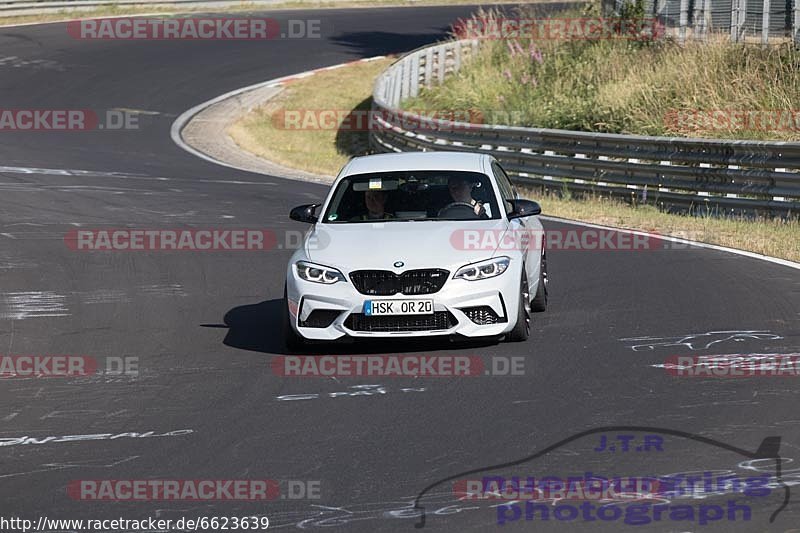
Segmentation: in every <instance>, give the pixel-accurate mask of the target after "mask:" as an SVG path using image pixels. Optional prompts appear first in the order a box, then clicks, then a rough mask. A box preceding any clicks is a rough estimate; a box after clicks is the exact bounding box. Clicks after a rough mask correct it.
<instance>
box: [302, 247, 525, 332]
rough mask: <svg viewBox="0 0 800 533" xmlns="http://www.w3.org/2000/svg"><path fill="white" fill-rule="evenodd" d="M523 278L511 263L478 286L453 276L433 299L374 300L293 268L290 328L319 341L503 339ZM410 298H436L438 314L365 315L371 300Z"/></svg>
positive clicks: (348, 286) (511, 321)
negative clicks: (310, 278) (312, 278)
mask: <svg viewBox="0 0 800 533" xmlns="http://www.w3.org/2000/svg"><path fill="white" fill-rule="evenodd" d="M520 274H521V271H520V266H519V263H518V262H516V264H515V262H512V265H511V266H510V267H509V269H508V270H507V271H506V272H504V273H503V274H501V275H499V276H497V277H494V278H490V279H484V280H479V281H465V280H460V279H452V277H453V272H451V273H450V274H449V279H448V280H447V282H446V283H445V284H444V287H442V289H441V290H439V291H438V292H435V293H433V294H424V295H414V296H407V295H403V294H395V295H394V296H372V295H366V294H361V293H360V292H358V290H356V288H355V286H354V285H353V284H352V282H350V281H349V277H348V276H346V277H348V281H346V282H338V283H334V284H333V285H322V284H319V283H313V282H309V281H306V280H303V279H300V278H299V277H297V274H296V273H295V270H294V268H293V267H292V266H291V265H290V267H289V269H288V271H287V282H286V290H287V297H288V299H289V315H290V316H289V323H290V324H291V325H292V327H293V328H294V329H295V331H296V332H297V333H299V334H300V335H301V336H302V337H304V338H306V339H309V340H320V341H333V340H336V339H341V338H343V337H355V338H373V339H374V338H397V337H428V336H440V335H462V336H465V337H492V336H499V335H503V334H505V333H507V332H509V331H510V330H511V329H512V328H513V327H514V324H515V322H516V318H517V308H518V307H517V306H518V305H519V296H520V294H519V280H520ZM408 298H413V299H417V298H419V299H432V300H433V304H434V315H433V316H431V315H407V316H397V315H396V316H379V317H374V316H373V317H367V316H364V315H363V309H364V302H365V301H366V300H381V299H388V300H391V299H408ZM470 317H472V318H473V319H475V320H477V321H478V322H481V323H476V322H475V321H474V320H473V319H471V318H470ZM491 322H494V323H491ZM309 326H316V327H309Z"/></svg>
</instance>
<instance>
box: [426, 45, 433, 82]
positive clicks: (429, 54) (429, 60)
mask: <svg viewBox="0 0 800 533" xmlns="http://www.w3.org/2000/svg"><path fill="white" fill-rule="evenodd" d="M432 84H433V48H428V49H427V50H425V87H430V86H431V85H432Z"/></svg>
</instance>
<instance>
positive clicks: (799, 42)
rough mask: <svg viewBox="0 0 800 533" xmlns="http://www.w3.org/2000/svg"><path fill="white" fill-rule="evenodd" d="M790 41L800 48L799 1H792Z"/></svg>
mask: <svg viewBox="0 0 800 533" xmlns="http://www.w3.org/2000/svg"><path fill="white" fill-rule="evenodd" d="M792 39H793V40H794V45H795V46H797V47H798V48H800V0H794V16H793V17H792Z"/></svg>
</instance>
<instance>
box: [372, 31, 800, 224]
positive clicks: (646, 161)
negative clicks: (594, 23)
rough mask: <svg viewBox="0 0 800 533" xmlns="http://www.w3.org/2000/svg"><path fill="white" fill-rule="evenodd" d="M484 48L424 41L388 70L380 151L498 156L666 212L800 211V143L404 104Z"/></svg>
mask: <svg viewBox="0 0 800 533" xmlns="http://www.w3.org/2000/svg"><path fill="white" fill-rule="evenodd" d="M479 45H480V43H479V42H478V41H477V40H462V41H450V42H446V43H442V44H437V45H434V46H428V47H424V48H420V49H418V50H415V51H413V52H411V53H409V54H407V55H405V56H403V57H402V58H401V59H399V60H398V61H396V62H395V63H393V64H392V65H391V66H390V67H389V68H388V69H387V70H386V71H384V72H383V73H382V74H381V75H380V76H379V77H378V79H377V80H376V82H375V86H374V90H373V104H372V106H373V120H374V124H373V127H371V128H370V144H371V146H372V148H373V150H375V151H378V152H403V151H431V150H440V151H441V150H449V151H474V152H483V153H489V154H492V155H493V156H495V157H496V158H497V159H498V160H499V161H500V162H501V163H502V164H503V166H504V168H505V169H506V170H507V171H508V172H509V174H510V175H512V177H514V179H515V181H516V182H517V183H520V184H524V185H533V186H538V187H542V188H544V189H549V190H569V191H573V192H578V193H594V194H599V195H603V196H614V197H623V198H626V199H629V200H635V201H638V202H643V203H644V202H647V203H655V204H657V205H659V206H661V207H663V208H665V209H667V210H680V211H686V210H689V211H698V210H709V211H713V212H716V213H720V214H721V213H759V214H765V215H782V216H783V215H787V214H790V215H794V216H796V215H797V214H798V213H800V173H798V171H800V143H788V142H761V141H728V140H716V139H689V138H682V137H680V138H674V137H646V136H640V135H618V134H601V133H587V132H578V131H567V130H553V129H544V128H521V127H510V126H502V125H492V124H470V123H467V122H455V121H450V120H444V119H439V118H430V117H424V116H419V115H415V114H413V113H410V112H406V111H403V110H402V109H401V108H400V105H401V102H402V101H403V100H404V99H405V98H408V97H414V96H417V95H418V93H419V90H420V88H421V87H431V86H432V85H434V84H436V83H441V82H442V81H443V80H444V79H445V77H446V76H447V75H449V74H451V73H453V72H455V71H457V70H458V69H459V68H460V66H461V64H462V62H463V61H464V59H465V58H467V57H468V56H469V55H471V54H474V53H475V52H476V51H477V50H478V48H479Z"/></svg>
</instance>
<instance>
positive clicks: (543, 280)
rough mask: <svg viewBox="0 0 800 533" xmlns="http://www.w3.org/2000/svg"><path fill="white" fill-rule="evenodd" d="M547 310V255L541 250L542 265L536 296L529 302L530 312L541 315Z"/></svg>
mask: <svg viewBox="0 0 800 533" xmlns="http://www.w3.org/2000/svg"><path fill="white" fill-rule="evenodd" d="M546 309H547V255H546V254H545V252H544V250H542V263H541V266H540V268H539V286H538V287H537V288H536V296H534V298H533V301H532V302H531V311H533V312H534V313H541V312H542V311H544V310H546Z"/></svg>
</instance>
